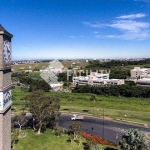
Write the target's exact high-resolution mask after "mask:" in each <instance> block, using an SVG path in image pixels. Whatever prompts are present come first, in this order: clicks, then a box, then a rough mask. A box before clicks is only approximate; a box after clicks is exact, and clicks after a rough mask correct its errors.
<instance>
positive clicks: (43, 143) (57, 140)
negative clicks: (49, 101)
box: [14, 129, 117, 150]
mask: <svg viewBox="0 0 150 150" xmlns="http://www.w3.org/2000/svg"><path fill="white" fill-rule="evenodd" d="M21 132H22V133H25V135H26V136H25V137H23V138H19V141H18V143H17V144H16V145H15V148H14V149H15V150H84V145H83V143H85V142H86V140H85V139H82V140H81V145H80V146H79V145H78V144H77V143H76V142H75V141H73V142H72V144H71V143H70V142H68V140H69V137H68V135H67V134H63V135H61V136H60V137H57V136H56V135H55V134H54V132H53V131H51V130H49V129H47V130H46V131H45V132H44V133H42V134H41V135H37V134H36V132H34V131H33V130H22V131H21ZM99 147H101V145H99ZM106 147H108V146H105V148H106ZM109 149H110V147H109ZM110 150H117V148H111V149H110Z"/></svg>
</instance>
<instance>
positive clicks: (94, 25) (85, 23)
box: [83, 22, 104, 28]
mask: <svg viewBox="0 0 150 150" xmlns="http://www.w3.org/2000/svg"><path fill="white" fill-rule="evenodd" d="M83 25H87V26H90V27H93V28H101V27H103V26H104V25H103V24H100V23H90V22H83Z"/></svg>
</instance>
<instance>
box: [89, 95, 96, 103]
mask: <svg viewBox="0 0 150 150" xmlns="http://www.w3.org/2000/svg"><path fill="white" fill-rule="evenodd" d="M90 100H91V101H93V102H94V103H95V102H96V96H95V95H92V96H91V97H90Z"/></svg>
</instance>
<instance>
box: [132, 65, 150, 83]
mask: <svg viewBox="0 0 150 150" xmlns="http://www.w3.org/2000/svg"><path fill="white" fill-rule="evenodd" d="M131 78H133V79H134V82H136V83H137V84H139V85H150V68H140V67H134V69H132V70H131Z"/></svg>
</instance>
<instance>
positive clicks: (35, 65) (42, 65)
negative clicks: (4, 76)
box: [12, 62, 49, 71]
mask: <svg viewBox="0 0 150 150" xmlns="http://www.w3.org/2000/svg"><path fill="white" fill-rule="evenodd" d="M48 65H49V63H48V62H41V63H32V64H19V65H13V66H12V68H13V71H18V70H32V69H34V68H37V69H46V67H48Z"/></svg>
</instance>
